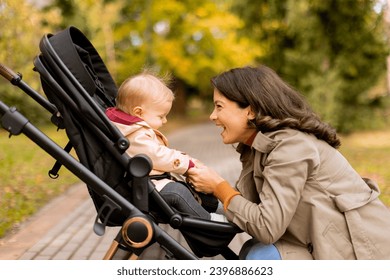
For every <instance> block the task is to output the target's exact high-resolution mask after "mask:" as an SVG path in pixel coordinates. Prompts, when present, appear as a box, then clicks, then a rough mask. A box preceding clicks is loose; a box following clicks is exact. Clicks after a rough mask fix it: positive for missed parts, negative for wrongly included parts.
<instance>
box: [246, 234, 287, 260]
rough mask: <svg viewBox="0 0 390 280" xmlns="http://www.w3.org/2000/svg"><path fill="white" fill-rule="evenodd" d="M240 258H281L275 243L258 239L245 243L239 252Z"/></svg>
mask: <svg viewBox="0 0 390 280" xmlns="http://www.w3.org/2000/svg"><path fill="white" fill-rule="evenodd" d="M239 258H240V260H281V259H282V258H281V257H280V254H279V251H278V249H277V248H276V247H275V245H273V244H268V245H266V244H262V243H260V242H259V241H257V240H256V239H254V238H252V239H249V240H248V241H246V242H245V243H244V245H243V246H242V248H241V250H240V254H239Z"/></svg>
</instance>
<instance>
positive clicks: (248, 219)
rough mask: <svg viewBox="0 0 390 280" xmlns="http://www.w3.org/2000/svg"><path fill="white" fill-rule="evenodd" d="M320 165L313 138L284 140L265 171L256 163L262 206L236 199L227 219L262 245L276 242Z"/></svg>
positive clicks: (269, 155) (277, 147)
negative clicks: (307, 183)
mask: <svg viewBox="0 0 390 280" xmlns="http://www.w3.org/2000/svg"><path fill="white" fill-rule="evenodd" d="M257 153H259V152H258V151H257ZM255 158H256V157H255ZM256 165H257V167H256ZM318 165H319V155H318V152H317V149H316V147H315V145H314V143H313V141H311V140H310V138H309V137H302V136H299V134H298V135H293V136H291V137H288V138H285V139H282V140H281V141H280V142H279V143H278V144H277V145H276V146H275V148H274V149H273V150H272V151H271V152H270V153H269V154H268V157H267V159H266V160H265V162H264V168H260V162H256V161H255V162H254V170H255V172H254V173H251V174H252V175H251V176H252V178H253V181H254V187H255V188H256V190H257V194H258V196H259V199H257V201H260V203H254V202H251V201H250V200H249V199H247V198H245V197H243V196H235V197H233V199H232V200H231V202H230V204H229V206H228V211H227V217H228V218H229V220H231V221H232V222H233V223H235V224H237V225H238V226H239V227H240V228H241V229H242V230H244V231H245V232H247V233H248V234H250V235H251V236H253V237H255V238H256V239H257V240H259V241H260V242H263V243H265V244H271V243H275V242H276V241H277V240H278V239H279V238H280V237H281V236H282V235H283V234H284V233H285V231H286V229H287V228H288V226H289V225H290V222H291V220H292V219H293V216H294V215H295V214H296V211H297V207H298V204H299V201H300V198H301V194H302V192H303V189H304V187H305V185H306V182H307V181H308V180H309V179H310V177H311V176H312V175H313V172H315V170H316V168H317V167H318ZM253 174H254V175H253ZM238 187H239V188H245V187H246V186H238ZM252 201H253V200H252Z"/></svg>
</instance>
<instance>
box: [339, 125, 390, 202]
mask: <svg viewBox="0 0 390 280" xmlns="http://www.w3.org/2000/svg"><path fill="white" fill-rule="evenodd" d="M340 151H341V152H342V153H343V154H344V156H345V157H346V158H347V159H348V160H349V162H350V163H351V164H352V166H353V167H354V168H355V169H356V170H357V171H358V172H359V174H360V175H361V176H362V177H368V178H371V179H373V180H375V181H376V182H377V183H378V184H379V188H380V190H381V195H380V199H381V200H382V201H383V202H384V203H385V204H386V205H388V206H390V168H389V165H390V130H385V131H374V132H359V133H354V134H351V135H348V136H344V137H342V146H341V148H340Z"/></svg>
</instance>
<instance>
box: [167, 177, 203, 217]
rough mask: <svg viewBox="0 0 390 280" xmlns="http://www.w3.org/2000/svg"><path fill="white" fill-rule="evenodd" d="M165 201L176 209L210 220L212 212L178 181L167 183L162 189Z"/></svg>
mask: <svg viewBox="0 0 390 280" xmlns="http://www.w3.org/2000/svg"><path fill="white" fill-rule="evenodd" d="M160 194H161V196H162V197H163V198H164V199H165V201H166V202H167V203H168V204H169V205H170V206H172V207H173V208H175V209H176V210H178V211H180V212H182V213H185V214H189V215H191V216H195V217H199V218H202V219H206V220H210V213H209V212H207V211H206V209H204V208H203V207H202V205H200V204H199V202H197V201H196V200H195V198H194V196H193V195H192V194H191V192H190V191H189V190H188V189H187V188H186V187H185V186H183V184H180V183H177V182H171V183H168V184H166V185H165V186H164V187H163V188H162V190H161V191H160Z"/></svg>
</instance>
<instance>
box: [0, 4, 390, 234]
mask: <svg viewBox="0 0 390 280" xmlns="http://www.w3.org/2000/svg"><path fill="white" fill-rule="evenodd" d="M387 2H388V1H387V0H327V1H324V0H207V1H206V0H180V1H179V0H164V1H161V0H0V26H1V29H0V62H1V63H3V64H5V65H7V66H8V67H10V68H11V69H13V70H14V71H16V72H20V73H22V74H23V80H24V81H26V82H27V83H28V84H29V85H30V86H31V87H33V88H35V89H36V90H38V91H39V92H42V90H41V85H40V81H39V78H38V74H37V73H35V72H34V71H33V69H32V67H33V59H34V57H35V56H36V55H38V54H39V48H38V46H39V41H40V39H41V38H42V36H43V35H44V34H47V33H56V32H58V31H60V30H62V29H64V28H66V27H68V26H70V25H72V26H75V27H77V28H78V29H80V30H81V31H82V32H83V33H84V34H86V36H87V37H88V38H89V39H90V40H91V41H92V43H93V45H94V46H95V47H96V48H97V50H98V52H99V54H100V55H101V56H102V58H103V60H104V61H105V63H106V65H107V67H108V68H109V71H110V73H111V74H112V76H113V78H114V79H115V81H116V82H117V84H118V85H119V84H120V83H121V82H122V81H123V80H124V79H125V78H126V77H128V76H129V75H132V74H135V73H137V72H140V71H141V70H142V69H143V68H151V69H153V70H155V71H157V72H159V73H160V74H170V75H172V77H173V84H172V87H173V88H174V90H175V93H176V100H175V103H174V108H173V111H172V113H171V115H172V116H173V117H172V119H173V120H175V119H180V120H195V119H205V118H207V115H208V114H209V113H210V111H211V106H212V89H211V87H210V78H211V77H213V76H214V75H217V74H218V73H220V72H222V71H224V70H227V69H229V68H232V67H240V66H245V65H257V64H266V65H268V66H270V67H271V68H273V69H274V70H275V71H276V72H277V73H278V74H279V75H280V76H281V77H283V79H285V80H287V81H288V82H289V83H290V84H291V85H292V86H294V87H295V88H296V89H298V90H299V91H300V92H301V93H302V94H304V95H305V96H306V98H307V99H308V101H309V102H310V104H311V105H312V107H313V108H314V110H315V111H316V112H317V113H318V114H319V115H321V117H322V118H323V119H324V120H325V121H327V122H329V123H331V124H332V125H333V126H334V127H335V128H336V129H337V130H338V131H339V133H341V134H342V135H343V137H344V140H345V141H344V142H343V143H344V144H343V147H345V148H343V149H344V150H343V152H345V153H346V155H347V157H348V159H350V160H351V161H353V165H354V166H355V167H356V168H357V169H358V170H359V172H361V173H362V175H367V176H370V177H373V178H374V179H376V180H377V181H378V182H379V183H380V185H381V189H382V198H383V200H384V201H385V202H386V203H387V204H388V205H390V198H389V197H390V191H389V189H390V174H389V173H390V171H387V170H386V168H385V167H386V164H388V162H389V160H390V141H389V140H390V138H389V135H390V130H389V128H388V127H389V112H390V111H389V109H390V107H389V106H390V102H389V69H388V68H389V63H388V61H389V58H388V57H389V35H390V29H389V27H390V19H389V16H390V15H389V12H388V3H387ZM0 100H1V101H3V102H4V103H6V104H7V105H9V106H11V105H12V106H16V107H17V108H18V109H19V111H21V112H22V113H24V114H25V115H26V116H28V118H29V119H30V121H31V122H33V123H34V124H36V125H40V126H42V129H43V130H44V131H45V132H46V133H48V134H49V135H52V134H53V129H50V128H47V127H46V125H47V124H48V121H49V119H50V118H49V116H48V117H45V116H46V115H45V114H47V113H46V112H45V111H44V110H43V109H42V108H41V107H40V106H38V105H37V104H36V103H35V102H34V101H33V100H31V98H29V97H27V96H26V95H24V94H21V92H20V90H19V89H17V88H15V87H13V86H11V85H10V84H9V83H7V81H5V80H4V79H2V80H0ZM173 123H174V122H173ZM53 135H54V134H53ZM55 135H57V136H53V137H58V138H59V141H60V142H61V141H62V140H61V139H62V138H61V136H58V134H55ZM0 136H1V137H0V237H1V236H2V235H3V234H5V233H6V232H7V231H9V230H12V228H13V227H15V225H16V226H17V224H18V223H19V222H20V221H23V220H24V219H25V217H26V216H28V215H31V214H32V213H34V212H35V211H36V209H38V208H39V207H40V206H41V205H43V204H44V203H45V202H46V201H47V200H48V199H50V198H52V197H53V196H55V195H57V194H58V193H61V192H62V191H63V190H64V189H66V187H67V186H68V185H69V184H70V183H73V182H74V180H75V179H74V177H72V176H71V175H69V177H67V176H68V175H64V177H65V179H64V180H63V181H62V182H61V183H54V184H58V186H57V185H55V186H52V184H53V183H52V182H48V181H46V178H45V175H46V172H47V171H45V172H44V173H42V172H41V171H40V170H37V169H38V168H40V166H42V165H45V157H46V155H45V154H44V152H42V151H37V150H39V149H37V148H36V147H33V148H31V149H30V148H29V146H33V144H31V143H30V142H29V141H28V140H27V141H25V142H23V141H24V138H22V139H20V140H19V139H17V138H16V137H15V138H13V139H12V140H11V141H10V140H9V139H7V137H6V134H5V132H4V131H1V132H0ZM15 139H17V140H15ZM64 141H65V140H64ZM64 143H65V142H64ZM345 143H346V144H345ZM21 147H23V149H21ZM370 149H371V150H370ZM15 151H16V152H15ZM50 160H51V159H50ZM37 162H39V164H37ZM49 162H50V161H49ZM28 166H31V167H28ZM49 166H50V163H49V164H48V165H46V166H44V169H45V170H47V169H48V168H50V167H49ZM64 182H65V183H64ZM35 194H39V195H35ZM32 201H33V205H30V204H29V205H27V204H28V203H30V202H32Z"/></svg>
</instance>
